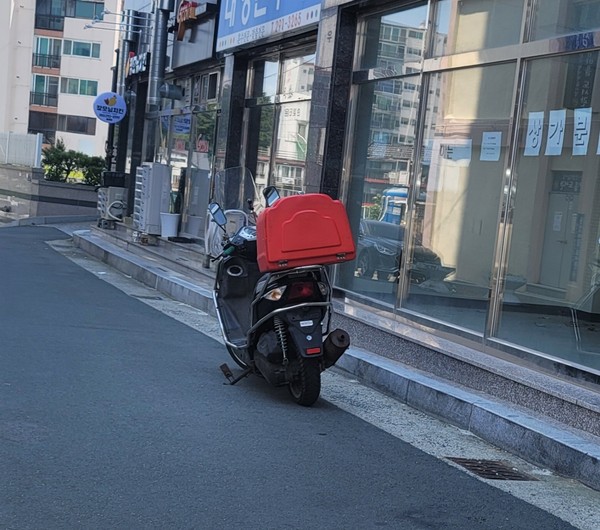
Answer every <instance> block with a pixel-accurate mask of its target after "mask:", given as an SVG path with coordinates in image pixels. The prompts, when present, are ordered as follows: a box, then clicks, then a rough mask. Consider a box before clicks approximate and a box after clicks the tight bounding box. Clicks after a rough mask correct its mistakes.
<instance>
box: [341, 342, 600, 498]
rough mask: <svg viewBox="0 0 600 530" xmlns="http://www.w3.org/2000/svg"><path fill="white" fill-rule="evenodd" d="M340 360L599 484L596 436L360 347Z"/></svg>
mask: <svg viewBox="0 0 600 530" xmlns="http://www.w3.org/2000/svg"><path fill="white" fill-rule="evenodd" d="M336 366H337V367H339V368H341V369H343V370H345V371H347V372H349V373H351V374H353V375H355V376H356V377H358V378H360V379H361V381H363V382H365V383H367V384H369V385H371V386H373V387H375V388H378V389H380V390H383V391H384V392H386V393H389V394H391V395H393V396H394V397H395V398H396V399H398V400H399V401H401V402H402V403H406V404H407V405H409V406H411V407H413V408H415V409H418V410H421V411H423V412H426V413H428V414H431V415H433V416H437V417H439V418H442V419H443V420H445V421H447V422H449V423H452V424H453V425H456V426H457V427H460V428H462V429H465V430H468V431H470V432H472V433H473V434H475V435H477V436H479V437H480V438H482V439H483V440H486V441H488V442H490V443H492V444H494V445H495V446H497V447H500V448H501V449H504V450H506V451H509V452H510V453H513V454H516V455H518V456H521V457H522V458H524V459H526V460H528V461H530V462H534V463H536V464H538V465H542V466H545V467H548V468H551V469H553V470H555V471H556V472H557V473H559V474H561V475H565V476H569V477H573V478H576V479H577V480H580V481H581V482H583V483H584V484H587V485H588V486H590V487H592V488H594V489H597V490H600V445H599V444H598V443H595V442H594V441H592V440H591V437H590V438H589V439H587V438H586V437H584V436H583V435H579V434H578V433H576V432H575V431H574V430H571V429H566V428H565V427H564V426H562V425H559V424H557V423H555V422H552V421H551V420H548V419H546V418H544V419H540V418H536V417H534V416H532V415H530V414H528V413H527V412H526V411H523V410H519V409H518V408H516V407H515V406H513V405H510V406H509V405H506V404H503V403H501V402H499V401H495V400H491V399H489V398H488V397H486V396H484V395H480V394H477V393H474V392H472V391H469V390H466V389H463V388H460V387H458V386H456V385H450V384H448V383H445V382H443V381H440V380H437V379H434V378H432V377H429V376H427V375H425V374H423V373H421V372H418V371H416V370H414V369H412V368H411V369H408V368H407V367H405V366H403V365H402V364H401V363H399V362H397V361H393V360H389V359H385V358H382V357H380V356H378V355H374V354H372V353H370V352H365V351H363V350H358V349H356V348H350V349H349V350H348V351H347V352H346V353H345V354H344V355H343V356H342V357H341V358H340V360H339V361H338V363H337V365H336Z"/></svg>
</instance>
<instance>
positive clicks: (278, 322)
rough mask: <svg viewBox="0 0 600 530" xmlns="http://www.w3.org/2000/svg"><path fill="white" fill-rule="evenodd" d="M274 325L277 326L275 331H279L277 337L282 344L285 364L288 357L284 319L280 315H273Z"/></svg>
mask: <svg viewBox="0 0 600 530" xmlns="http://www.w3.org/2000/svg"><path fill="white" fill-rule="evenodd" d="M273 327H274V328H275V333H277V339H278V340H279V345H280V346H281V352H282V353H283V365H284V366H285V365H287V363H288V357H287V347H288V345H287V335H286V333H285V326H284V324H283V322H282V320H281V319H280V318H279V317H273Z"/></svg>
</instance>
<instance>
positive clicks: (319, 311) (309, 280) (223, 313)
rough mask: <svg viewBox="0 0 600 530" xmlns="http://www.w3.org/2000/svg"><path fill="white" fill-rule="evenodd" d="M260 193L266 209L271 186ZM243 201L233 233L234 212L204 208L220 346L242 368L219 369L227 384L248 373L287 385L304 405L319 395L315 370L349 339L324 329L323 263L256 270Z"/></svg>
mask: <svg viewBox="0 0 600 530" xmlns="http://www.w3.org/2000/svg"><path fill="white" fill-rule="evenodd" d="M263 194H264V196H265V198H266V201H267V207H269V206H270V205H271V204H272V203H273V202H274V201H276V200H277V199H278V197H279V195H278V193H277V191H276V190H275V188H273V187H267V188H265V190H264V192H263ZM246 202H247V204H246V210H247V212H248V213H247V214H246V216H245V219H246V222H245V223H243V224H242V226H239V227H237V229H236V231H235V233H233V234H230V233H228V226H230V225H231V220H230V219H229V220H228V215H227V214H226V212H227V211H228V212H230V213H231V214H232V216H233V217H236V216H237V217H239V214H240V210H235V209H234V210H231V209H230V210H225V211H224V210H223V209H222V208H221V206H220V205H219V204H218V203H216V202H212V203H211V204H210V206H209V213H210V217H211V219H212V221H213V222H214V223H215V224H216V225H217V226H219V227H220V230H221V234H222V244H223V246H222V252H221V253H220V254H219V255H218V256H216V258H214V259H217V260H218V265H217V271H216V278H215V285H214V291H213V299H214V303H215V308H216V312H217V316H218V320H219V324H220V326H221V330H222V333H223V337H224V339H225V345H226V347H227V350H228V351H229V354H230V355H231V357H232V358H233V360H234V361H235V362H236V363H237V364H238V365H239V366H240V367H241V368H243V371H242V372H241V374H240V375H238V376H234V374H233V372H232V370H231V369H230V368H229V367H228V366H227V364H223V365H221V370H222V371H223V373H224V375H225V377H226V378H227V379H228V380H229V383H230V384H232V385H234V384H236V383H237V382H238V381H240V380H241V379H243V378H244V377H246V376H248V375H250V374H252V373H255V374H259V375H261V376H263V377H264V378H265V379H266V380H267V381H268V382H269V383H271V384H272V385H274V386H284V385H287V386H288V389H289V391H290V394H291V395H292V398H293V399H294V400H295V401H296V403H298V404H300V405H304V406H310V405H312V404H313V403H314V402H315V401H316V400H317V399H318V397H319V394H320V392H321V372H322V371H324V370H326V369H327V368H330V367H331V366H333V365H334V364H335V363H336V362H337V360H338V359H339V358H340V356H341V355H342V354H343V353H344V352H345V351H346V349H347V348H348V346H349V345H350V340H349V336H348V333H346V332H345V331H343V330H340V329H336V330H334V331H331V332H330V323H331V311H332V302H331V284H330V281H329V276H328V273H327V269H326V267H325V266H322V265H310V266H303V267H296V268H289V269H286V270H282V271H276V272H267V273H264V274H263V273H261V272H260V270H259V267H258V263H257V241H256V214H255V212H254V208H253V205H252V201H251V199H247V200H246ZM243 218H244V217H242V219H243ZM213 248H214V243H213Z"/></svg>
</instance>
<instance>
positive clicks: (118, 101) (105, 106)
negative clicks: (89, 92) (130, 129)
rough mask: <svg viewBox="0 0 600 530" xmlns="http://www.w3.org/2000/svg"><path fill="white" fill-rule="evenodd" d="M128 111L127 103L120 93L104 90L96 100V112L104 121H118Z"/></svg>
mask: <svg viewBox="0 0 600 530" xmlns="http://www.w3.org/2000/svg"><path fill="white" fill-rule="evenodd" d="M126 113H127V104H126V103H125V100H124V99H123V96H121V95H120V94H115V93H114V92H104V93H102V94H100V95H99V96H98V97H97V98H96V99H95V100H94V114H96V117H97V118H98V119H99V120H100V121H103V122H104V123H118V122H120V121H121V120H122V119H123V118H124V117H125V114H126Z"/></svg>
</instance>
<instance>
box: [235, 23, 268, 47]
mask: <svg viewBox="0 0 600 530" xmlns="http://www.w3.org/2000/svg"><path fill="white" fill-rule="evenodd" d="M266 36H267V34H266V29H265V26H264V25H262V26H256V27H255V28H252V29H247V30H246V31H240V32H239V33H238V35H237V43H238V44H246V43H247V42H252V41H255V40H258V39H262V38H263V37H266Z"/></svg>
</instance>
